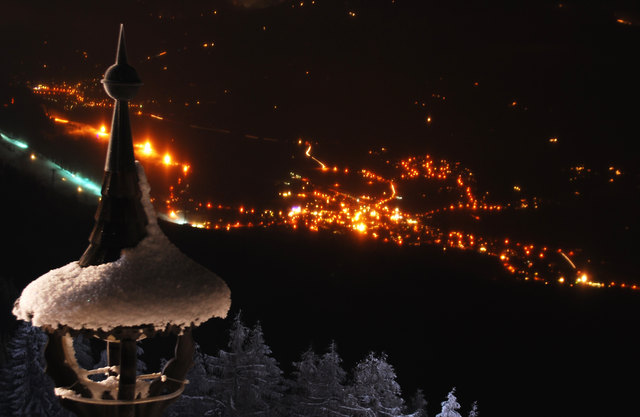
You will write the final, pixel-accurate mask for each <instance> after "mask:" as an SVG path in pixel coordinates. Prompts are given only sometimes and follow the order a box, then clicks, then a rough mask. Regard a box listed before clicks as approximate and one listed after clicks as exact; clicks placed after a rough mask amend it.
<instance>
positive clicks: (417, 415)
mask: <svg viewBox="0 0 640 417" xmlns="http://www.w3.org/2000/svg"><path fill="white" fill-rule="evenodd" d="M410 404H411V405H410V407H409V410H410V411H411V413H410V414H409V416H411V417H426V415H427V400H426V399H425V398H424V391H422V389H420V388H418V389H417V390H416V393H415V394H414V395H413V397H411V402H410Z"/></svg>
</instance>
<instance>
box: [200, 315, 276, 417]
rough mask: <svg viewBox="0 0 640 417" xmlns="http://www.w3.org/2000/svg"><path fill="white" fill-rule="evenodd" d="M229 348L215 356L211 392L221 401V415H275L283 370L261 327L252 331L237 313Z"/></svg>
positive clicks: (230, 333) (258, 326) (257, 326)
mask: <svg viewBox="0 0 640 417" xmlns="http://www.w3.org/2000/svg"><path fill="white" fill-rule="evenodd" d="M228 346H229V351H224V350H221V351H220V352H219V354H218V357H217V358H214V360H213V363H212V366H213V369H214V370H215V373H216V376H218V378H217V379H216V383H215V386H214V395H215V397H216V399H217V400H219V401H220V402H221V403H223V404H224V412H223V414H222V415H223V416H225V417H226V416H229V417H231V416H233V417H235V416H249V415H252V416H277V415H280V414H281V411H282V407H281V404H282V401H281V400H282V396H283V391H284V384H283V379H282V371H281V370H280V368H279V367H278V363H277V362H276V360H275V359H274V358H273V357H271V349H270V348H269V346H267V345H266V343H265V342H264V336H263V334H262V328H261V327H260V325H256V326H255V327H254V328H253V329H252V330H251V331H250V330H249V329H248V328H247V327H246V326H245V325H244V324H243V323H242V321H241V319H240V314H238V315H237V316H236V318H235V319H234V322H233V325H232V327H231V331H230V332H229V345H228Z"/></svg>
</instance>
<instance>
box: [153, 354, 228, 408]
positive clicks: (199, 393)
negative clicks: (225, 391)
mask: <svg viewBox="0 0 640 417" xmlns="http://www.w3.org/2000/svg"><path fill="white" fill-rule="evenodd" d="M211 361H212V357H211V356H209V355H207V354H205V353H202V351H201V350H200V346H199V345H198V344H197V343H196V348H195V352H194V354H193V366H192V367H191V369H190V370H189V372H188V373H187V380H188V382H189V383H188V384H187V385H186V387H185V390H184V392H183V394H182V395H181V396H180V397H178V400H177V401H176V402H175V403H173V404H172V405H171V406H170V407H169V408H168V409H167V411H166V412H165V414H166V415H167V416H168V417H186V416H218V415H221V414H222V409H223V405H222V404H221V403H220V402H219V401H217V400H216V399H215V398H214V386H215V385H216V384H215V376H214V375H213V373H212V371H211V369H210V368H211ZM165 364H166V362H165ZM165 364H163V367H164V365H165Z"/></svg>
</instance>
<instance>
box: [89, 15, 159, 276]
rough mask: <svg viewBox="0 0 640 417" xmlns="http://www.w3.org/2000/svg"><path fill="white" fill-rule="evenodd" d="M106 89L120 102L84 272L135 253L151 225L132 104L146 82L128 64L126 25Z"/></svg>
mask: <svg viewBox="0 0 640 417" xmlns="http://www.w3.org/2000/svg"><path fill="white" fill-rule="evenodd" d="M102 84H103V85H104V88H105V90H106V92H107V94H109V96H110V97H111V98H113V99H114V100H115V103H114V106H113V121H112V123H111V137H110V138H109V148H108V149H107V158H106V163H105V172H104V178H103V180H102V199H101V200H100V203H99V204H98V210H97V211H96V217H95V218H96V224H95V226H94V228H93V231H92V232H91V236H89V242H90V244H89V247H88V248H87V250H86V251H85V253H84V254H83V255H82V257H81V258H80V261H79V263H80V266H88V265H100V264H102V263H106V262H112V261H115V260H116V259H118V258H119V257H120V253H121V250H122V249H124V248H131V247H134V246H135V245H136V244H137V243H138V242H139V241H140V240H142V239H143V238H144V237H145V236H146V229H145V226H146V224H147V223H148V219H147V217H146V215H145V213H144V209H143V208H142V203H141V202H140V196H141V192H140V186H139V185H138V175H137V171H136V165H135V157H134V153H133V138H132V137H131V122H130V120H129V100H131V99H132V98H133V97H134V96H135V94H136V92H137V91H138V89H139V88H140V86H141V85H142V82H141V81H140V78H139V77H138V73H137V72H136V70H135V69H134V68H133V67H132V66H131V65H129V64H128V63H127V51H126V47H125V43H124V25H122V24H121V25H120V37H119V39H118V53H117V55H116V63H115V64H113V65H112V66H110V67H109V69H107V72H106V73H105V74H104V79H103V80H102Z"/></svg>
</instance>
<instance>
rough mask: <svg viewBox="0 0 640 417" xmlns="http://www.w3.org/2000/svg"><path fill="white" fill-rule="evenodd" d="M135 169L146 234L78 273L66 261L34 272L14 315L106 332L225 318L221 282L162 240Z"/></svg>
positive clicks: (227, 295) (226, 301)
mask: <svg viewBox="0 0 640 417" xmlns="http://www.w3.org/2000/svg"><path fill="white" fill-rule="evenodd" d="M137 166H138V177H139V184H140V189H141V191H142V204H143V206H144V209H145V212H146V214H147V218H148V220H149V224H148V225H147V236H146V237H145V238H144V239H143V240H142V241H140V243H138V245H137V246H136V247H135V248H130V249H124V250H123V251H122V255H121V257H120V259H118V260H117V261H115V262H110V263H107V264H102V265H97V266H87V267H84V268H83V267H81V266H80V265H78V262H71V263H70V264H67V265H65V266H63V267H61V268H58V269H54V270H52V271H49V272H48V273H46V274H44V275H42V276H41V277H40V278H38V279H36V280H35V281H33V282H31V283H30V284H29V285H28V286H27V287H26V288H25V289H24V291H23V292H22V295H21V296H20V298H18V300H17V301H16V302H15V305H14V308H13V314H14V315H15V316H16V317H17V318H19V319H21V320H25V321H30V322H31V323H32V324H33V325H35V326H38V327H52V328H57V327H58V326H68V327H71V328H73V329H78V330H80V329H83V328H84V329H91V330H98V329H101V330H103V331H105V332H108V331H110V330H112V329H114V328H115V327H118V326H142V325H152V326H154V328H155V329H156V330H164V329H165V328H166V327H167V326H171V325H174V326H179V327H181V328H184V327H188V326H197V325H199V324H201V323H203V322H205V321H207V320H209V319H210V318H212V317H220V318H224V317H226V315H227V311H228V310H229V307H230V305H231V292H230V290H229V288H228V287H227V284H226V283H225V282H224V281H223V280H222V279H221V278H219V277H218V276H217V275H215V274H214V273H212V272H211V271H209V270H207V269H206V268H205V267H203V266H202V265H200V264H198V263H196V262H194V261H193V260H191V259H190V258H188V257H187V256H186V255H184V254H183V253H182V252H180V250H179V249H178V248H177V247H175V246H174V245H173V244H172V243H171V242H170V241H169V239H168V238H167V237H166V236H165V234H164V233H163V232H162V230H161V229H160V227H159V226H158V220H157V217H156V213H155V211H154V209H153V206H152V204H151V201H150V198H149V191H150V187H149V183H148V182H147V179H146V176H145V174H144V170H143V169H142V166H141V165H139V164H138V165H137Z"/></svg>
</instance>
